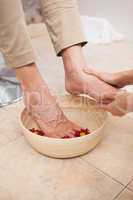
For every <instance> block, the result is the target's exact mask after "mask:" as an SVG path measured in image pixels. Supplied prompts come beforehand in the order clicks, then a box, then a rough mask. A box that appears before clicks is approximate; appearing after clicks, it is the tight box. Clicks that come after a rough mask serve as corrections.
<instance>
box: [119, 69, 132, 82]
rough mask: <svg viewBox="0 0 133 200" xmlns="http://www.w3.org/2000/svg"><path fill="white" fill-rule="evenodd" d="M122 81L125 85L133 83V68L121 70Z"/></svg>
mask: <svg viewBox="0 0 133 200" xmlns="http://www.w3.org/2000/svg"><path fill="white" fill-rule="evenodd" d="M121 82H123V84H125V85H132V84H133V70H128V71H124V72H121Z"/></svg>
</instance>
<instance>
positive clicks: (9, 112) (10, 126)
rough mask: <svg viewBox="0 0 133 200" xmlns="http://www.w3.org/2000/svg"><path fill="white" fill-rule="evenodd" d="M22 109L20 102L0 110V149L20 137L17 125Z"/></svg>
mask: <svg viewBox="0 0 133 200" xmlns="http://www.w3.org/2000/svg"><path fill="white" fill-rule="evenodd" d="M22 109H23V103H22V102H18V103H16V104H12V105H9V106H6V107H3V108H0V148H1V147H2V146H3V145H6V144H8V143H10V142H12V141H14V140H16V139H17V138H19V137H21V136H22V133H21V128H20V125H19V115H20V112H21V110H22Z"/></svg>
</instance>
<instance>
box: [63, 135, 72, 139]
mask: <svg viewBox="0 0 133 200" xmlns="http://www.w3.org/2000/svg"><path fill="white" fill-rule="evenodd" d="M68 138H70V136H69V135H65V136H64V137H62V139H68Z"/></svg>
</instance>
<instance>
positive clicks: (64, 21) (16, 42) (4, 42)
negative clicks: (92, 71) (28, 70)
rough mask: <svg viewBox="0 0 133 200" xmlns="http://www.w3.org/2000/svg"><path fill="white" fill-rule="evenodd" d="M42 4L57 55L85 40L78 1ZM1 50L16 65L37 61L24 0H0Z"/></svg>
mask: <svg viewBox="0 0 133 200" xmlns="http://www.w3.org/2000/svg"><path fill="white" fill-rule="evenodd" d="M41 5H42V13H43V16H44V22H45V23H46V26H47V28H48V32H49V35H50V37H51V40H52V42H53V45H54V47H55V51H56V53H57V55H60V52H61V51H62V50H63V49H64V48H66V47H69V46H72V45H74V44H81V45H84V44H85V43H86V41H85V39H84V34H83V32H82V27H81V22H80V15H79V11H78V6H77V3H76V0H41ZM44 42H45V41H44ZM0 51H1V52H2V53H3V55H4V57H5V60H6V62H7V63H8V64H9V66H11V67H13V68H16V67H21V66H24V65H27V64H30V63H32V62H35V56H34V51H33V49H32V45H31V41H30V38H29V35H28V32H27V27H26V24H25V19H24V13H23V9H22V4H21V0H0Z"/></svg>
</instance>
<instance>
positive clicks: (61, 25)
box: [45, 7, 87, 56]
mask: <svg viewBox="0 0 133 200" xmlns="http://www.w3.org/2000/svg"><path fill="white" fill-rule="evenodd" d="M53 15H54V19H53ZM53 15H51V16H50V15H49V16H48V18H47V17H45V21H46V24H47V27H48V31H49V35H50V37H51V39H52V42H53V45H54V48H55V51H56V54H57V56H61V52H62V50H63V49H65V48H68V47H70V46H73V45H76V44H81V46H84V45H85V44H86V43H87V40H86V38H85V36H84V32H83V27H82V23H81V18H80V15H79V11H78V8H77V7H75V8H69V9H68V10H62V11H60V13H59V14H58V13H53ZM51 22H52V23H51Z"/></svg>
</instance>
